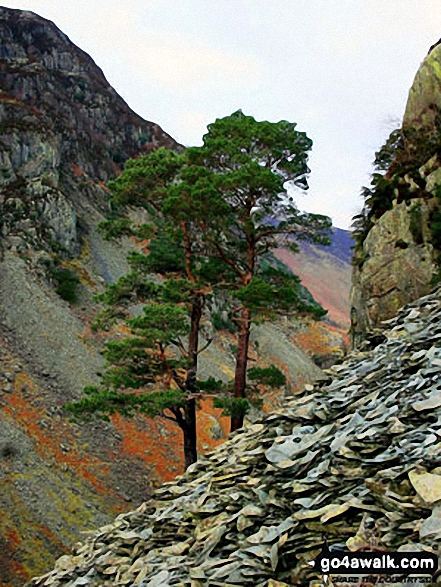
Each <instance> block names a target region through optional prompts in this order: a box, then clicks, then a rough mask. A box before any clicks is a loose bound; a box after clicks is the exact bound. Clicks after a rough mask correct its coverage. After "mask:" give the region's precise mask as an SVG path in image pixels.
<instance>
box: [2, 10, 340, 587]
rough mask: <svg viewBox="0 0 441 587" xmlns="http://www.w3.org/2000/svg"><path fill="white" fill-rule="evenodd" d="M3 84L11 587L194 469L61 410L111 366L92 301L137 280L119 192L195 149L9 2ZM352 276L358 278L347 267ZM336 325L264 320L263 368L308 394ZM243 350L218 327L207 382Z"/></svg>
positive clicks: (205, 431)
mask: <svg viewBox="0 0 441 587" xmlns="http://www.w3.org/2000/svg"><path fill="white" fill-rule="evenodd" d="M0 81H1V84H0V234H1V237H0V251H1V255H0V485H1V488H2V490H1V492H0V584H1V585H2V586H5V587H6V586H8V587H9V586H15V585H17V586H18V585H21V584H23V582H24V581H25V580H26V579H28V578H29V577H30V576H32V575H36V574H38V573H41V572H43V571H44V570H45V569H46V568H48V566H50V565H51V564H52V562H53V561H54V560H55V558H56V557H57V556H59V555H60V554H61V553H63V552H65V551H67V550H68V549H70V548H71V547H72V545H73V544H74V543H75V542H76V541H77V540H78V539H79V537H80V533H81V531H82V530H85V529H88V528H92V527H96V526H97V525H101V524H102V523H105V522H106V521H108V520H110V519H111V517H113V516H114V515H115V514H116V513H118V512H120V511H122V510H123V509H127V507H128V504H134V505H135V504H136V505H137V504H139V503H141V502H142V501H144V500H145V499H147V498H148V497H149V495H150V493H151V491H152V486H154V485H157V484H159V483H160V482H161V481H163V480H170V479H172V478H174V476H175V475H176V474H178V473H180V472H182V457H181V437H180V434H179V431H178V429H176V428H175V427H173V425H170V424H168V423H163V422H161V421H156V420H154V421H151V420H146V419H136V420H133V421H130V422H128V421H125V420H123V419H122V418H114V419H113V420H112V422H111V423H110V424H104V423H96V424H90V425H84V426H81V427H80V426H78V425H75V424H72V423H70V422H69V421H68V420H67V418H66V416H65V414H63V409H62V406H63V404H64V403H65V402H66V401H68V400H70V399H73V398H77V397H79V395H80V394H81V392H82V389H83V388H84V386H86V385H90V384H91V383H94V382H95V381H96V380H97V374H98V373H99V372H100V370H101V369H102V367H103V360H102V358H101V356H100V354H99V349H100V348H101V346H102V340H101V338H100V335H95V334H94V333H92V331H91V327H90V325H91V321H92V319H93V317H94V316H95V314H96V311H97V306H96V303H95V302H94V297H93V296H94V294H95V293H98V292H99V291H101V290H102V288H103V286H104V285H105V283H109V282H113V281H114V280H116V279H117V278H118V277H119V276H121V275H122V274H124V273H126V272H127V270H128V266H127V263H126V254H127V252H128V251H129V250H131V249H132V247H133V245H132V243H131V242H130V241H122V242H119V243H118V244H113V243H110V242H108V241H105V240H103V239H102V238H101V236H100V234H99V233H98V232H97V231H96V227H97V225H98V223H99V222H100V221H102V220H104V219H105V215H106V213H107V211H108V209H107V203H106V188H105V183H106V182H107V181H108V180H109V179H112V178H113V177H115V175H116V174H117V173H118V172H119V170H120V169H121V167H122V165H123V164H124V162H125V161H126V159H127V158H129V157H132V156H135V155H136V154H137V153H139V152H141V151H148V150H150V149H153V148H155V147H157V146H165V147H168V148H173V149H180V148H181V147H180V146H179V145H178V144H177V143H176V142H175V141H174V140H173V139H172V138H171V137H170V136H169V135H167V134H166V133H165V132H164V131H162V130H161V129H160V128H159V127H158V126H157V125H155V124H153V123H150V122H147V121H144V120H143V119H141V118H140V117H139V116H137V115H136V114H135V113H134V112H132V111H131V110H130V108H129V107H128V106H127V104H125V102H124V101H123V100H122V99H121V98H120V97H119V96H118V95H117V94H116V92H115V91H114V90H113V89H112V88H111V87H110V86H109V85H108V83H107V82H106V80H105V77H104V75H103V73H102V72H101V70H100V69H99V68H98V67H97V66H96V65H95V64H94V62H93V61H92V59H91V58H90V57H89V56H88V55H86V54H85V53H84V52H83V51H81V50H80V49H79V48H78V47H76V46H75V45H73V44H72V43H71V42H70V41H69V39H68V38H67V37H66V36H65V35H64V34H63V33H62V32H61V31H60V30H59V29H58V28H57V27H56V26H55V25H54V24H53V23H51V22H49V21H47V20H45V19H43V18H40V17H39V16H37V15H35V14H33V13H31V12H23V11H19V10H11V9H6V8H0ZM339 271H340V273H339V277H338V279H340V277H341V276H343V275H344V277H342V280H343V281H345V280H346V279H347V275H348V265H347V264H346V265H345V266H343V265H342V266H341V267H340V266H339ZM63 272H64V273H63ZM60 275H65V276H66V275H68V276H70V278H72V277H73V278H75V280H76V281H77V282H78V283H77V286H76V289H77V299H76V301H75V303H74V302H73V301H72V300H70V301H66V299H63V298H62V297H60V295H59V293H57V291H58V292H60V287H61V286H62V285H63V282H61V281H60V280H61V277H60ZM329 278H330V277H329V274H328V275H327V279H328V281H329ZM64 285H66V283H64ZM311 290H312V291H313V288H311ZM313 293H314V291H313ZM347 295H348V292H347V291H346V292H344V294H343V293H342V296H343V299H345V300H347ZM341 307H342V306H339V308H340V309H341ZM334 322H335V323H336V324H334V326H333V327H332V328H331V330H326V329H323V328H322V327H319V326H318V325H317V324H316V323H313V324H308V323H303V322H302V323H298V324H290V323H288V322H286V323H285V324H263V325H260V326H259V327H258V328H255V330H254V332H253V350H252V353H253V354H252V359H253V360H254V361H257V364H262V365H263V364H268V362H273V363H275V364H277V365H278V366H279V367H281V368H282V369H283V370H284V371H285V373H286V375H287V376H288V379H289V382H290V384H291V386H292V388H293V389H297V388H299V387H300V386H302V385H303V384H305V383H309V382H311V381H313V380H315V379H317V378H319V377H321V376H322V372H321V370H320V369H319V367H318V366H317V364H316V363H317V362H319V361H318V360H317V359H318V357H320V356H322V355H325V356H326V357H328V355H329V352H330V349H331V354H335V353H336V354H340V355H341V354H342V352H343V346H344V343H343V337H342V331H343V330H344V328H345V316H344V315H343V314H336V315H335V316H334ZM299 341H300V344H297V345H296V344H294V343H296V342H297V343H299ZM234 344H235V340H234V337H233V336H232V335H231V334H230V333H229V332H227V331H219V332H217V333H216V342H215V343H214V344H213V345H212V346H211V347H210V348H209V349H208V350H207V352H206V353H204V355H201V368H202V376H206V377H208V376H210V375H212V376H214V377H216V378H221V379H224V380H228V379H229V378H231V376H232V375H233V372H234V371H233V369H234V360H233V347H234ZM302 349H303V350H302ZM264 361H265V362H264ZM271 401H272V402H273V403H274V405H275V406H276V405H278V402H279V400H278V399H277V398H272V399H271ZM198 426H199V429H198V434H199V449H200V451H201V452H204V451H206V450H207V449H208V448H212V447H213V446H215V445H217V444H219V443H220V442H223V441H224V440H225V439H226V436H227V427H228V423H227V422H226V419H222V418H221V417H220V416H219V411H216V410H213V409H212V408H211V406H210V405H207V406H204V410H202V411H201V412H200V413H198Z"/></svg>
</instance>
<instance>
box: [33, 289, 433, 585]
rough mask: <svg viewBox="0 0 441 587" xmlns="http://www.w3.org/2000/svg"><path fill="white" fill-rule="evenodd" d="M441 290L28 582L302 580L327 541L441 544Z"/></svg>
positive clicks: (415, 546)
mask: <svg viewBox="0 0 441 587" xmlns="http://www.w3.org/2000/svg"><path fill="white" fill-rule="evenodd" d="M440 294H441V289H438V290H437V291H436V292H435V293H433V294H431V295H428V296H425V297H424V298H421V299H420V300H418V301H417V302H414V303H413V304H411V305H410V306H407V307H406V308H404V309H402V310H401V311H400V312H399V314H398V316H397V317H396V318H394V319H392V320H389V321H388V322H387V323H385V330H384V334H385V336H386V337H387V339H386V341H385V342H384V343H383V344H380V345H379V346H377V347H376V348H375V349H373V350H372V351H369V352H354V353H353V354H352V355H350V356H349V358H348V359H347V360H346V361H345V362H344V363H343V364H341V365H337V366H335V367H333V368H331V369H330V370H328V371H327V374H328V375H329V379H328V380H326V381H321V382H319V383H318V384H316V385H315V386H314V387H313V388H312V389H311V387H310V386H308V390H305V391H304V392H303V393H301V394H299V395H297V396H296V397H295V398H294V399H293V400H292V401H291V402H290V403H289V404H288V405H287V406H286V408H284V409H283V410H280V411H278V412H275V413H272V414H270V415H268V416H266V417H265V418H264V419H262V420H261V421H260V422H258V423H256V424H252V425H250V426H248V427H246V428H245V429H243V430H241V431H238V432H237V433H236V434H234V436H232V438H231V439H230V440H229V441H228V442H226V443H225V444H223V445H221V446H220V447H218V448H217V449H216V450H215V451H214V452H212V453H210V454H209V455H206V456H205V457H202V458H201V459H200V460H199V461H198V462H197V463H195V464H194V465H192V466H191V467H190V468H189V469H188V471H187V472H186V474H185V475H184V476H182V477H180V478H178V479H176V480H175V481H174V482H172V483H167V484H165V485H164V486H162V487H161V488H160V489H158V490H157V491H156V492H155V494H154V498H153V499H152V500H151V501H149V502H147V503H144V504H143V505H141V507H139V508H138V509H137V510H135V511H132V512H129V513H127V514H123V515H120V516H118V518H117V519H116V520H115V522H113V523H112V524H110V525H108V526H105V527H103V528H101V529H99V530H98V531H96V532H93V533H91V534H90V535H89V537H88V538H87V540H86V541H85V542H84V544H82V545H79V546H78V548H77V550H76V551H75V554H74V555H73V556H63V557H61V558H60V559H59V560H58V561H57V563H56V566H55V569H54V570H53V571H51V572H49V573H48V574H46V575H44V576H43V577H40V578H37V579H34V580H32V581H31V582H30V583H29V585H32V586H34V587H37V586H38V587H42V586H52V587H61V586H63V587H65V586H69V587H79V586H103V587H104V586H109V587H110V586H120V585H121V586H126V585H127V586H130V587H132V586H133V587H135V586H136V587H172V586H182V587H184V586H185V587H205V586H209V587H217V586H219V587H233V586H238V585H243V586H248V585H249V586H250V587H264V586H265V587H267V586H268V587H269V586H270V585H273V586H275V585H278V586H283V585H292V584H296V585H309V582H310V580H311V579H314V578H317V576H316V574H315V571H314V570H313V569H312V568H311V566H309V565H308V564H307V563H308V561H311V560H313V559H314V558H315V557H316V556H317V554H318V553H319V552H320V550H321V547H322V545H323V541H324V538H327V540H328V543H329V545H330V546H331V548H341V549H348V548H349V549H350V550H351V551H356V550H360V549H365V550H371V549H372V548H377V549H389V550H413V551H415V550H427V551H429V552H435V553H436V554H438V553H439V545H440V544H441V369H440V368H441V295H440Z"/></svg>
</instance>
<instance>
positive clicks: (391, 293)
mask: <svg viewBox="0 0 441 587" xmlns="http://www.w3.org/2000/svg"><path fill="white" fill-rule="evenodd" d="M429 205H430V204H428V203H427V202H426V201H425V200H423V199H414V200H411V202H410V203H409V204H406V202H401V203H400V204H397V202H396V201H395V203H394V207H393V209H392V210H389V211H388V212H386V213H385V214H383V215H382V216H381V217H380V218H379V219H378V220H377V222H376V223H375V225H374V226H373V228H372V229H371V230H370V231H369V234H368V236H367V238H366V240H365V241H364V243H363V256H364V263H363V265H362V267H361V268H360V267H357V266H355V267H354V269H353V274H352V291H351V320H352V336H353V342H354V345H355V346H358V345H359V344H361V343H362V342H363V341H364V340H365V338H366V336H368V333H369V332H372V331H373V330H375V329H376V328H378V326H379V325H380V323H381V322H382V321H383V320H388V319H389V318H392V317H393V316H395V315H396V313H397V311H398V309H399V308H401V306H403V305H404V304H406V303H409V302H411V301H413V300H415V299H417V298H418V297H420V296H422V295H424V294H426V293H428V292H429V291H430V289H431V288H432V285H431V280H432V276H433V273H434V268H435V259H434V254H433V247H432V245H431V243H430V234H429V230H428V217H429ZM415 209H418V218H419V220H418V222H419V223H420V230H419V232H418V234H419V235H420V239H419V240H418V242H415V234H414V233H413V232H412V221H413V218H414V214H415V213H414V210H415Z"/></svg>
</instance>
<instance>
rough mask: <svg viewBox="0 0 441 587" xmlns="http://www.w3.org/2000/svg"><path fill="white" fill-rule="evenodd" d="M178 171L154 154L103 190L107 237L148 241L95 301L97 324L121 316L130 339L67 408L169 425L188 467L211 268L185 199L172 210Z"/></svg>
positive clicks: (193, 456) (114, 345) (193, 453)
mask: <svg viewBox="0 0 441 587" xmlns="http://www.w3.org/2000/svg"><path fill="white" fill-rule="evenodd" d="M184 168H185V158H184V157H183V156H182V155H179V154H176V153H174V152H171V151H166V150H165V149H159V150H157V151H155V152H153V153H151V154H148V155H145V156H142V157H140V158H138V159H136V160H130V161H128V162H127V164H126V166H125V169H124V171H123V173H122V174H121V175H120V176H119V178H118V179H117V180H116V181H114V182H112V183H111V184H110V185H109V187H110V188H111V190H112V209H113V214H114V218H113V219H111V220H109V221H107V222H105V223H103V225H102V227H101V229H102V230H103V232H104V234H105V236H106V237H108V238H117V237H119V236H121V235H130V236H132V237H135V238H136V239H137V240H138V241H142V239H147V240H144V241H143V244H144V245H145V247H144V251H142V252H141V251H140V252H135V253H132V254H131V255H130V256H129V258H128V260H129V263H130V266H131V269H132V271H131V273H129V274H128V275H126V276H124V277H122V278H121V279H120V280H119V281H118V282H117V283H116V284H113V285H111V286H109V287H108V289H107V291H106V292H105V293H104V294H103V295H102V296H101V300H102V301H103V302H105V304H106V305H107V309H106V310H105V311H104V312H103V313H102V314H101V316H100V317H99V319H98V321H97V325H98V326H99V327H103V326H106V325H108V324H109V320H115V318H117V317H119V318H123V321H124V323H125V325H126V327H127V328H128V329H129V332H130V335H129V336H127V337H126V338H125V339H124V340H123V341H121V342H115V341H110V342H108V343H107V344H106V348H105V350H104V353H103V354H104V356H105V357H106V359H107V361H108V368H107V370H106V372H105V374H104V375H103V377H102V380H101V385H100V386H95V387H89V388H87V389H86V390H85V396H84V397H83V398H82V399H81V400H80V401H78V402H74V403H72V404H70V405H69V406H68V408H69V409H70V410H71V412H73V413H74V414H77V415H80V414H82V415H84V414H99V415H101V416H103V415H104V416H107V415H108V414H111V413H115V412H119V413H122V414H124V415H126V416H130V415H132V414H133V413H135V412H141V413H144V414H147V415H149V416H152V417H154V416H161V417H163V418H166V419H169V420H173V421H174V422H176V423H177V424H178V426H179V427H180V428H181V430H182V432H183V438H184V455H185V464H186V467H188V466H189V465H190V464H191V463H193V462H195V461H196V460H197V438H196V403H197V391H198V388H197V385H196V381H197V369H198V356H199V354H200V352H202V350H204V348H202V349H201V348H200V330H201V319H202V314H203V308H204V304H205V299H206V294H207V292H209V291H210V286H209V284H208V276H209V275H210V273H213V271H212V270H211V269H210V265H211V264H212V263H211V262H210V261H209V260H208V259H206V258H204V256H203V248H202V245H201V242H200V239H199V238H198V231H197V227H196V226H195V215H194V214H192V213H191V210H188V209H186V207H185V198H184V197H180V207H179V208H178V207H175V206H174V205H173V201H174V198H175V197H176V188H177V186H178V185H179V184H183V183H184V182H183V181H182V180H181V179H179V178H180V174H181V173H182V172H183V169H184ZM184 178H185V173H184ZM129 206H138V207H144V208H145V210H146V212H147V213H148V214H149V215H150V218H151V222H149V223H147V224H143V225H136V224H134V223H133V222H132V221H131V220H130V219H129V217H128V216H127V215H124V213H123V212H124V211H125V210H126V209H127V207H129ZM152 275H155V276H156V279H152ZM139 303H142V304H144V306H143V314H142V315H141V316H137V317H133V316H130V315H128V313H127V307H128V306H133V305H134V304H139ZM210 342H211V341H210V340H208V341H207V342H206V345H205V346H207V345H208V344H209V343H210Z"/></svg>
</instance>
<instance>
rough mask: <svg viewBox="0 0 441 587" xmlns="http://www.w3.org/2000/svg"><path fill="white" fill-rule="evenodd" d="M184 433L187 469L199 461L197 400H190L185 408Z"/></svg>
mask: <svg viewBox="0 0 441 587" xmlns="http://www.w3.org/2000/svg"><path fill="white" fill-rule="evenodd" d="M182 431H183V433H184V458H185V468H186V469H187V468H188V467H189V466H190V465H192V464H193V463H195V462H196V461H197V460H198V450H197V434H196V400H195V399H189V400H188V401H187V404H186V406H185V427H184V428H183V429H182Z"/></svg>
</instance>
